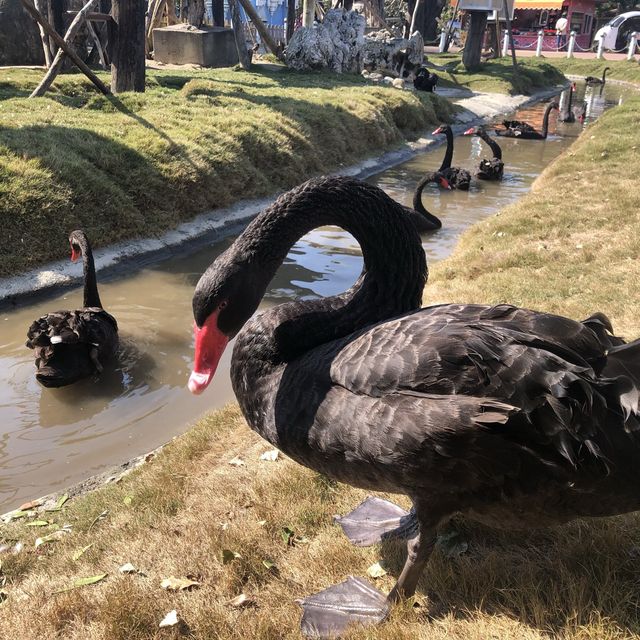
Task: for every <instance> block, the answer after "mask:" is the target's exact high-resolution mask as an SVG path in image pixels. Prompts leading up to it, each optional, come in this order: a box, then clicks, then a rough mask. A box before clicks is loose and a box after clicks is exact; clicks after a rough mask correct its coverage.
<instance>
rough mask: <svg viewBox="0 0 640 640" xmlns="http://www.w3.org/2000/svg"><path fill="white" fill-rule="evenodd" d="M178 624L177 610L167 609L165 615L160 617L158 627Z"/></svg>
mask: <svg viewBox="0 0 640 640" xmlns="http://www.w3.org/2000/svg"><path fill="white" fill-rule="evenodd" d="M177 624H178V612H177V611H176V610H175V609H174V610H173V611H169V613H167V615H166V616H165V617H164V618H162V620H161V622H160V625H159V626H160V628H161V629H162V627H174V626H175V625H177Z"/></svg>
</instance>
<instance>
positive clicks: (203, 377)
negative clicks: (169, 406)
mask: <svg viewBox="0 0 640 640" xmlns="http://www.w3.org/2000/svg"><path fill="white" fill-rule="evenodd" d="M193 334H194V336H195V339H196V356H195V360H194V363H193V371H192V372H191V376H189V391H191V393H195V394H199V393H202V392H203V391H204V390H205V389H206V388H207V387H208V386H209V383H210V382H211V379H212V378H213V374H214V373H215V372H216V369H217V367H218V362H220V358H221V357H222V353H223V352H224V350H225V347H226V346H227V343H228V342H229V338H227V336H225V335H224V333H222V331H220V329H218V311H214V312H213V313H212V314H211V315H210V316H209V317H208V318H207V320H206V322H205V323H204V324H203V325H202V327H198V325H196V324H195V323H194V325H193Z"/></svg>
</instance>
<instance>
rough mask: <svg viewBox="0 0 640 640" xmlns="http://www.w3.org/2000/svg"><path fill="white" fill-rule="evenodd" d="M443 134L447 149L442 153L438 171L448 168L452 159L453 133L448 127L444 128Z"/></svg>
mask: <svg viewBox="0 0 640 640" xmlns="http://www.w3.org/2000/svg"><path fill="white" fill-rule="evenodd" d="M444 135H445V136H447V151H446V152H445V154H444V158H443V160H442V164H441V165H440V169H438V171H444V170H445V169H449V168H450V167H451V161H452V160H453V133H452V132H451V129H450V128H449V127H447V128H446V129H445V130H444Z"/></svg>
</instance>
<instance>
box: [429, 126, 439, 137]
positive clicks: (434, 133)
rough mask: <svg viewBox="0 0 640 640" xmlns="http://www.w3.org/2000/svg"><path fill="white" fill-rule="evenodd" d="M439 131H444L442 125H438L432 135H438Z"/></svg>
mask: <svg viewBox="0 0 640 640" xmlns="http://www.w3.org/2000/svg"><path fill="white" fill-rule="evenodd" d="M439 133H442V127H438V128H437V129H436V130H435V131H434V132H433V133H432V134H431V135H432V136H437V135H438V134H439Z"/></svg>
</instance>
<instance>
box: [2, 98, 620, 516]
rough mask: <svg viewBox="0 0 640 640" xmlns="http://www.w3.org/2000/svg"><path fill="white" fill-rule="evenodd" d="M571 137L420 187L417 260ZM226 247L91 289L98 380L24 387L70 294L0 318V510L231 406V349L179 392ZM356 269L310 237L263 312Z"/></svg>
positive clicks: (343, 246) (470, 146) (507, 148)
mask: <svg viewBox="0 0 640 640" xmlns="http://www.w3.org/2000/svg"><path fill="white" fill-rule="evenodd" d="M583 95H584V87H579V89H578V99H577V102H578V103H579V104H582V98H583ZM622 95H623V92H621V90H620V89H619V88H618V87H615V86H613V85H608V86H607V88H606V90H605V92H604V93H603V95H599V89H598V88H596V90H595V91H592V90H591V89H589V88H587V95H586V99H587V102H588V105H589V107H588V111H587V114H588V116H589V117H590V118H594V117H597V116H598V115H599V114H600V113H601V112H602V110H603V109H604V108H606V107H607V106H610V105H612V104H618V101H619V100H620V99H621V96H622ZM543 108H544V105H536V106H533V107H530V108H528V109H526V110H522V111H520V112H518V113H517V114H516V117H517V118H518V119H520V120H527V121H529V122H531V123H532V124H536V126H538V127H539V126H540V123H541V120H542V111H543ZM580 131H581V125H580V124H579V123H578V124H571V125H569V124H561V123H556V122H555V117H552V121H551V127H550V132H551V133H550V136H549V137H548V139H547V140H545V141H526V140H513V139H504V138H503V139H501V140H500V144H501V146H502V149H503V158H504V160H505V164H506V168H505V176H504V180H503V181H502V182H499V183H497V182H496V183H492V182H483V181H479V182H476V183H474V186H472V188H471V190H470V191H468V192H461V191H449V192H443V191H440V190H438V189H437V188H436V187H430V188H428V189H426V190H425V192H424V195H423V201H424V204H425V206H426V207H427V209H429V210H430V211H432V212H433V213H435V214H436V215H438V216H439V217H440V218H441V220H442V223H443V228H442V230H440V231H438V232H437V233H433V234H431V235H425V236H423V245H424V248H425V251H426V253H427V258H428V260H429V261H431V262H433V261H436V260H441V259H442V258H444V257H446V256H447V255H448V254H449V253H450V252H451V251H452V249H453V248H454V246H455V243H456V241H457V239H458V238H459V236H460V234H461V233H462V232H463V231H464V230H465V229H466V228H467V227H469V226H470V225H472V224H474V223H475V222H477V221H479V220H482V219H483V218H485V217H487V216H489V215H491V214H493V213H495V212H496V211H497V210H498V209H500V208H501V207H503V206H505V205H507V204H509V203H511V202H513V201H514V200H516V199H518V198H519V197H520V196H522V195H523V194H525V193H526V192H527V191H528V190H529V188H530V185H531V183H532V182H533V180H534V179H535V178H536V176H537V175H538V174H539V173H540V171H541V170H542V169H544V167H546V166H547V165H548V164H549V162H550V161H551V160H553V159H554V158H555V157H556V156H557V155H558V154H559V153H560V152H562V151H563V150H564V149H566V148H567V146H569V145H570V144H571V143H572V142H573V140H574V139H575V137H576V136H577V135H579V133H580ZM443 154H444V147H439V148H437V149H435V150H434V151H432V152H430V153H426V154H423V155H420V156H417V157H414V158H413V159H411V160H410V161H408V162H405V163H404V164H401V165H399V166H396V167H394V168H392V169H389V170H388V171H385V172H383V173H380V174H378V175H376V176H373V177H372V178H370V182H372V183H374V184H377V185H379V186H380V187H381V188H383V189H384V190H385V191H386V192H387V193H389V194H390V195H391V196H392V197H393V198H395V199H396V200H398V201H401V202H403V203H405V204H408V205H410V204H411V198H412V193H413V188H414V186H415V184H416V183H417V182H418V180H419V179H420V178H421V177H422V175H423V174H424V173H425V172H426V171H429V170H433V169H437V168H438V167H439V165H440V161H441V159H442V156H443ZM484 156H488V149H487V148H486V146H485V145H484V143H482V141H481V140H480V139H478V138H476V137H457V138H456V139H455V153H454V165H456V166H463V167H467V168H469V169H470V170H473V169H474V168H476V167H477V165H478V163H479V161H480V160H481V158H482V157H484ZM232 241H233V237H229V238H227V239H225V240H223V241H221V242H219V243H217V244H214V245H213V246H210V247H206V248H204V249H200V250H197V251H195V252H192V253H191V254H190V255H185V256H183V257H175V258H172V259H169V260H166V261H164V262H161V263H158V264H155V265H153V266H149V267H146V268H144V269H142V270H138V271H136V272H135V273H132V274H131V275H128V276H126V277H119V278H118V279H114V280H111V281H107V282H104V281H103V282H102V283H100V295H101V298H102V301H103V303H104V305H105V308H106V309H107V310H108V311H109V312H111V313H112V314H113V315H114V316H115V317H116V318H117V320H118V324H119V326H120V336H121V343H122V346H121V353H120V357H119V359H118V361H117V362H116V363H114V364H113V365H112V366H110V367H107V368H106V369H105V372H104V373H103V375H102V376H101V377H100V378H99V379H97V380H85V381H82V382H79V383H76V384H75V385H72V386H70V387H66V388H62V389H45V388H43V387H41V386H40V385H39V384H38V383H37V382H36V380H35V377H34V375H33V374H34V365H33V356H32V352H31V351H30V350H29V349H27V348H26V347H25V346H24V341H25V337H26V330H27V328H28V327H29V325H30V323H31V322H32V321H33V320H34V319H35V318H37V317H39V316H40V315H43V314H45V313H47V312H49V311H53V310H57V309H68V308H76V307H77V306H79V305H80V303H81V299H82V294H81V290H80V289H66V290H65V291H64V292H63V294H62V295H60V296H58V297H55V298H51V297H48V298H47V299H46V300H43V301H39V302H32V303H28V304H27V303H24V304H22V305H21V306H19V308H17V309H16V310H13V311H5V312H2V313H0V513H3V512H5V511H8V510H9V509H12V508H15V507H16V506H17V505H19V504H20V503H21V502H24V501H25V500H28V499H31V498H34V497H37V496H40V495H43V494H45V493H49V492H51V491H55V490H58V489H61V488H64V487H66V486H69V485H71V484H73V483H75V482H78V481H80V480H83V479H85V478H87V477H88V476H90V475H93V474H96V473H99V472H101V471H104V470H105V469H107V468H109V467H111V466H113V465H115V464H119V463H122V462H124V461H126V460H128V459H130V458H133V457H135V456H136V455H139V454H142V453H144V452H146V451H149V450H151V449H153V448H155V447H157V446H159V445H160V444H162V443H164V442H166V441H168V440H169V439H170V438H171V437H172V436H175V435H177V434H180V433H182V432H184V431H185V430H186V429H187V428H188V426H189V424H190V423H192V422H193V421H194V420H195V419H197V418H198V417H199V416H200V415H202V414H203V413H205V412H206V411H209V410H212V409H216V408H219V407H221V406H223V405H224V404H226V403H228V402H230V401H232V400H233V393H232V391H231V386H230V381H229V373H228V372H229V360H230V357H231V349H230V348H229V349H227V351H226V353H225V355H224V356H223V359H222V362H221V364H220V366H219V369H218V373H217V374H216V376H215V378H214V380H213V382H212V384H211V385H210V387H209V389H208V390H207V392H205V393H204V394H203V395H202V396H198V397H194V396H192V395H191V394H190V393H189V392H188V391H187V389H186V383H187V379H188V377H189V373H190V367H191V363H192V356H193V341H192V329H191V327H192V313H191V296H192V294H193V288H194V286H195V284H196V282H197V281H198V279H199V277H200V274H201V273H202V272H203V271H204V269H205V268H206V267H207V266H208V265H209V263H210V262H211V261H212V260H213V259H214V258H215V257H216V256H217V255H218V254H219V253H221V252H222V251H223V250H224V249H225V248H226V247H227V246H229V244H230V243H231V242H232ZM361 268H362V259H361V256H360V250H359V248H358V246H357V244H356V243H355V241H354V240H353V238H352V237H351V236H350V235H349V234H347V233H345V232H344V231H342V230H341V229H337V228H332V227H327V228H321V229H316V230H315V231H313V232H311V233H309V234H308V235H306V236H305V237H304V238H302V239H301V240H300V241H299V242H298V243H297V244H296V245H295V246H294V247H293V248H292V249H291V251H290V252H289V255H288V257H287V259H286V262H285V263H284V265H283V266H282V268H281V269H280V270H279V271H278V273H277V275H276V277H275V279H274V281H273V282H272V283H271V286H270V288H269V290H268V292H267V295H266V297H265V299H264V301H263V306H264V305H273V304H278V303H279V302H282V301H285V300H288V299H291V298H299V297H301V296H303V297H316V296H326V295H332V294H334V293H337V292H340V291H343V290H344V289H346V288H348V287H349V286H350V285H351V284H353V282H354V281H355V280H356V278H357V276H358V274H359V273H360V270H361ZM78 269H81V267H80V266H78Z"/></svg>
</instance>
